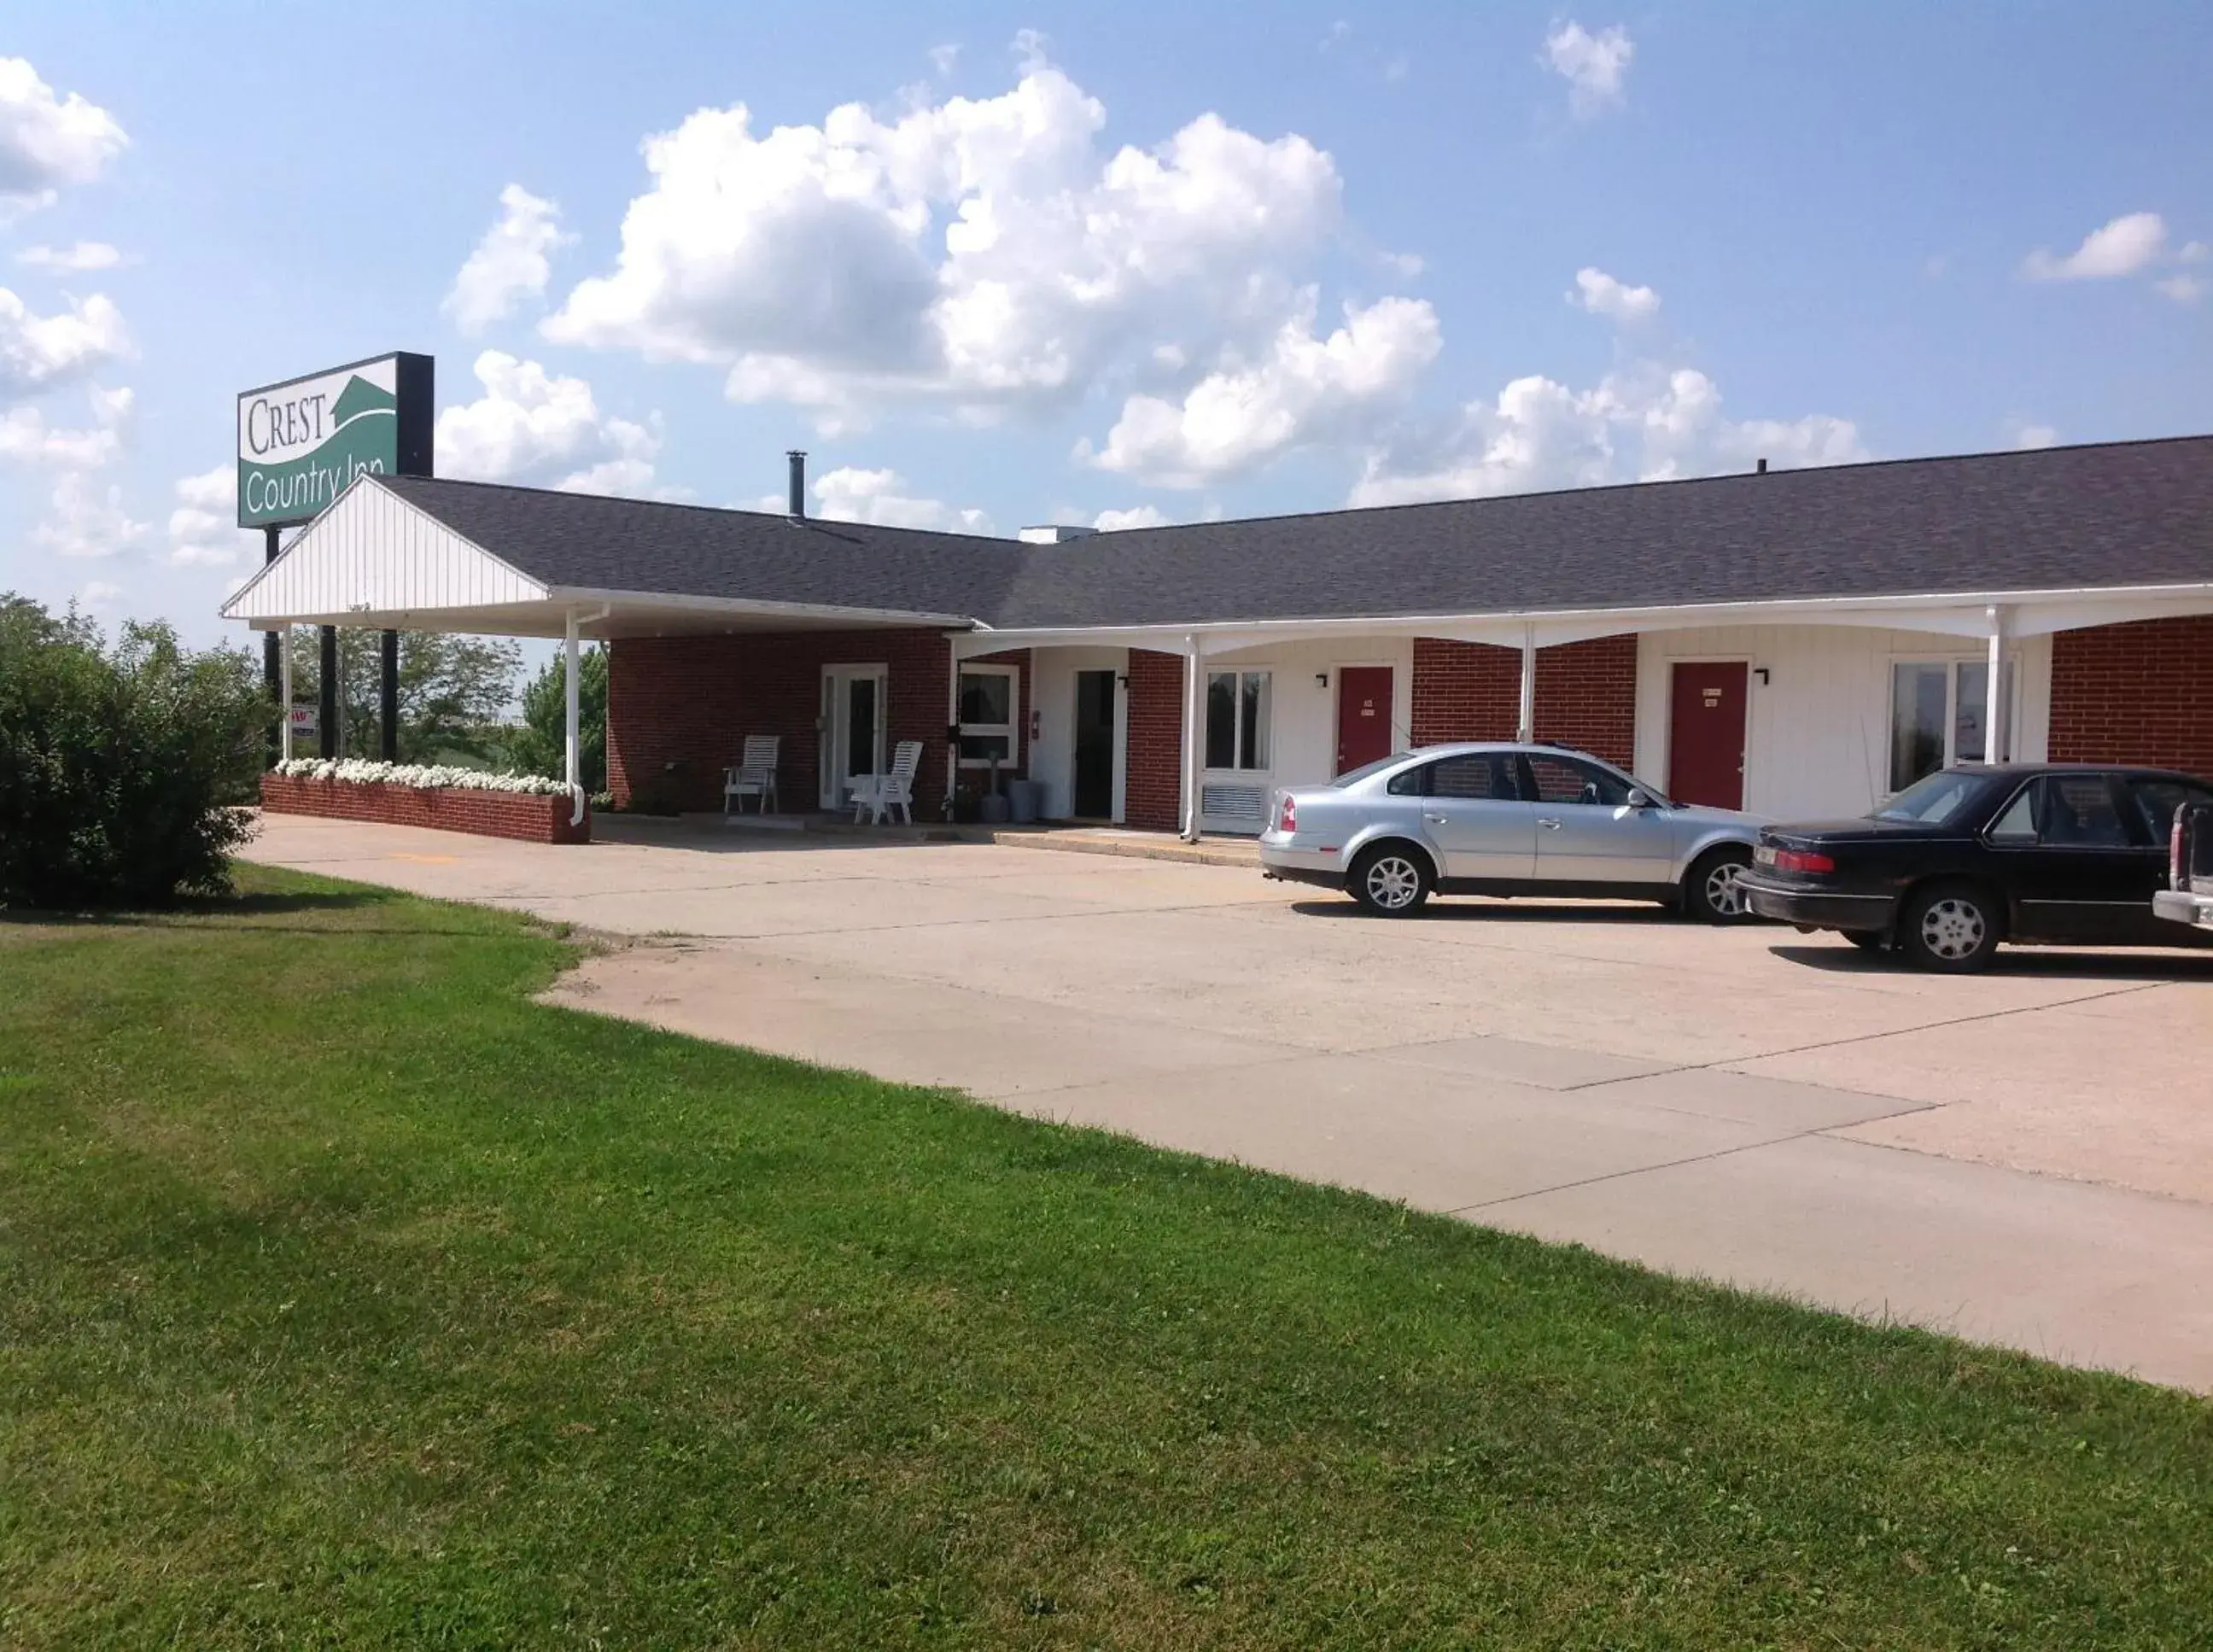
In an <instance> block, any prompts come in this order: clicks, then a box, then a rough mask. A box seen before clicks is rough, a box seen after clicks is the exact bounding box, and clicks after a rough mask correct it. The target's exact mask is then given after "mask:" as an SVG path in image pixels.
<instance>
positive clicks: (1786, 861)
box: [1775, 849, 1837, 872]
mask: <svg viewBox="0 0 2213 1652" xmlns="http://www.w3.org/2000/svg"><path fill="white" fill-rule="evenodd" d="M1775 869H1776V870H1777V871H1778V872H1833V871H1835V870H1836V869H1837V863H1836V862H1834V861H1832V860H1831V859H1830V858H1829V857H1828V856H1826V855H1822V854H1817V853H1815V852H1814V850H1810V849H1778V850H1776V851H1775Z"/></svg>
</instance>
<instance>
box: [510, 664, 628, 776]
mask: <svg viewBox="0 0 2213 1652" xmlns="http://www.w3.org/2000/svg"><path fill="white" fill-rule="evenodd" d="M567 693H568V688H567V674H566V672H565V669H564V667H563V665H562V662H561V661H559V660H558V659H557V660H554V661H551V662H550V663H549V664H548V665H547V666H546V668H545V669H544V670H543V671H540V673H539V674H537V676H535V677H533V678H532V679H531V680H530V686H528V687H527V688H526V689H524V690H523V691H522V722H521V726H520V727H518V728H510V729H509V730H508V746H507V757H508V760H509V764H510V765H512V766H513V767H514V768H515V770H516V771H517V772H519V773H522V774H549V775H553V776H555V777H559V776H561V775H563V774H565V773H566V772H567V765H568V760H569V754H568V750H567V741H568V727H569V723H568V708H567V698H566V697H567ZM576 745H577V747H578V755H577V762H578V765H579V767H580V769H581V771H582V774H581V777H582V781H583V784H584V789H585V790H586V791H589V792H600V791H605V790H606V789H607V650H606V649H603V648H592V649H585V650H584V652H583V657H582V659H581V660H580V661H578V662H577V666H576Z"/></svg>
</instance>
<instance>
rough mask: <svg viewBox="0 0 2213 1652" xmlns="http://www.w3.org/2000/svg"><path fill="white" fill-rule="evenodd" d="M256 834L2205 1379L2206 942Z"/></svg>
mask: <svg viewBox="0 0 2213 1652" xmlns="http://www.w3.org/2000/svg"><path fill="white" fill-rule="evenodd" d="M248 852H249V855H250V856H251V857H253V858H256V859H261V860H266V861H271V862H274V863H283V864H288V865H294V866H298V867H302V868H304V869H311V870H314V871H320V872H327V873H329V874H331V875H336V876H341V877H354V878H360V879H363V880H366V881H373V882H379V883H386V884H391V885H395V886H397V887H404V888H408V889H412V890H414V891H417V892H418V893H424V894H430V895H437V896H443V897H448V898H452V899H469V900H480V901H485V902H488V903H490V904H492V905H502V906H507V907H510V908H514V909H516V910H523V911H532V912H534V913H538V914H540V915H541V916H543V917H548V918H552V919H555V920H559V921H566V922H570V923H574V924H579V925H584V926H588V927H590V928H593V929H595V930H601V931H606V932H608V933H611V934H614V935H619V936H637V937H645V938H647V940H648V944H643V945H637V946H632V947H628V948H620V949H618V950H614V951H612V952H610V953H608V954H605V955H602V956H600V957H597V958H594V959H593V960H590V961H589V962H588V963H587V964H586V965H585V966H583V967H582V968H581V969H579V970H577V971H576V972H573V973H572V974H570V976H568V977H567V978H564V981H563V982H562V983H561V984H560V985H559V986H558V987H557V988H556V990H555V991H554V992H553V994H552V997H553V999H554V1001H556V1002H558V1003H566V1004H570V1005H573V1006H576V1007H577V1008H581V1009H592V1010H596V1011H599V1012H601V1013H606V1014H612V1015H625V1016H629V1017H632V1018H635V1019H639V1020H643V1021H650V1022H653V1023H655V1024H657V1025H661V1026H666V1027H672V1028H675V1029H678V1030H680V1031H684V1032H688V1033H696V1034H698V1035H701V1036H704V1037H709V1038H716V1039H725V1040H728V1041H730V1042H735V1043H740V1044H745V1045H753V1046H755V1047H758V1048H762V1049H766V1050H771V1051H774V1052H778V1053H781V1054H786V1055H792V1056H796V1057H801V1058H806V1059H810V1060H815V1061H822V1062H827V1063H831V1064H837V1065H840V1066H848V1067H856V1068H859V1069H862V1070H866V1071H869V1072H873V1073H876V1074H879V1075H881V1076H885V1077H889V1078H895V1079H902V1080H907V1081H911V1082H927V1083H942V1084H949V1085H954V1086H957V1087H959V1088H963V1089H966V1090H967V1091H969V1092H971V1093H972V1094H976V1095H978V1096H979V1097H982V1098H984V1099H985V1100H991V1101H993V1102H995V1103H997V1105H1000V1106H1008V1107H1011V1108H1015V1109H1018V1110H1021V1111H1023V1112H1027V1113H1034V1114H1036V1115H1039V1116H1042V1117H1049V1118H1054V1119H1067V1120H1070V1121H1073V1122H1078V1123H1084V1124H1092V1125H1102V1126H1105V1127H1107V1128H1111V1129H1116V1130H1120V1131H1128V1132H1130V1133H1131V1134H1133V1135H1136V1136H1138V1137H1143V1138H1144V1139H1147V1140H1149V1141H1154V1142H1156V1143H1161V1144H1162V1145H1166V1146H1170V1147H1176V1148H1182V1149H1188V1150H1191V1151H1195V1152H1202V1153H1207V1154H1211V1155H1216V1156H1220V1157H1223V1158H1231V1159H1236V1160H1239V1161H1243V1162H1247V1163H1250V1164H1253V1165H1256V1166H1259V1167H1265V1168H1269V1169H1274V1170H1278V1171H1282V1172H1284V1173H1289V1174H1293V1175H1298V1176H1302V1177H1306V1178H1308V1179H1310V1180H1320V1181H1328V1182H1334V1183H1339V1184H1342V1185H1344V1186H1352V1187H1358V1188H1361V1189H1364V1190H1366V1191H1368V1192H1375V1193H1377V1194H1380V1195H1381V1196H1383V1197H1386V1198H1399V1199H1404V1200H1405V1201H1406V1202H1407V1203H1409V1204H1413V1205H1416V1206H1417V1207H1420V1208H1423V1209H1427V1210H1440V1211H1449V1212H1454V1213H1458V1214H1460V1215H1463V1216H1467V1217H1469V1218H1470V1219H1472V1220H1477V1221H1482V1222H1492V1223H1496V1224H1497V1225H1501V1226H1508V1227H1514V1228H1522V1229H1525V1230H1527V1231H1529V1232H1533V1233H1537V1234H1543V1235H1545V1236H1547V1237H1551V1238H1557V1239H1565V1240H1575V1241H1581V1242H1582V1243H1586V1244H1588V1245H1591V1246H1593V1247H1594V1248H1597V1249H1600V1250H1603V1251H1606V1252H1609V1253H1613V1254H1616V1255H1620V1256H1624V1257H1628V1258H1631V1259H1637V1260H1640V1261H1644V1262H1647V1263H1649V1264H1651V1265H1656V1266H1661V1267H1665V1268H1668V1269H1672V1270H1674V1271H1680V1272H1686V1273H1692V1274H1699V1275H1704V1276H1708V1277H1715V1278H1718V1279H1724V1280H1728V1281H1732V1282H1734V1283H1741V1284H1745V1285H1747V1286H1752V1287H1756V1288H1760V1289H1771V1290H1777V1291H1781V1292H1783V1293H1785V1294H1789V1295H1799V1296H1802V1297H1805V1298H1807V1299H1808V1300H1811V1301H1819V1302H1823V1303H1826V1304H1828V1305H1831V1306H1833V1307H1837V1308H1843V1309H1845V1310H1848V1311H1851V1312H1856V1313H1863V1314H1881V1315H1889V1316H1893V1317H1898V1318H1901V1319H1906V1320H1913V1321H1915V1322H1917V1323H1923V1324H1929V1325H1933V1326H1940V1327H1945V1328H1950V1329H1955V1330H1957V1331H1959V1332H1961V1333H1962V1334H1966V1335H1971V1336H1975V1337H1978V1338H1985V1339H1988V1340H1991V1341H1997V1342H2002V1343H2006V1344H2012V1345H2015V1346H2019V1347H2023V1348H2027V1349H2029V1350H2033V1351H2035V1352H2039V1353H2042V1354H2045V1355H2048V1356H2052V1357H2058V1358H2064V1359H2069V1360H2073V1361H2076V1362H2083V1363H2092V1364H2100V1365H2109V1366H2113V1367H2116V1368H2119V1369H2134V1370H2137V1371H2139V1372H2141V1373H2142V1374H2143V1375H2148V1376H2151V1377H2154V1378H2156V1379H2158V1380H2161V1381H2173V1382H2181V1383H2186V1384H2188V1385H2190V1386H2193V1387H2200V1388H2207V1389H2213V1076H2209V1075H2208V1072H2207V1052H2209V1051H2213V956H2208V955H2192V954H2059V953H2051V954H2041V953H2026V954H2015V955H2013V956H2011V957H2010V958H2008V957H2006V956H2005V955H2003V954H2002V966H2001V967H2000V968H1999V969H1998V970H1997V971H1994V972H1991V973H1990V974H1988V975H1985V976H1980V977H1971V978H1932V977H1927V976H1921V975H1914V974H1908V973H1905V972H1901V971H1899V970H1897V969H1896V968H1894V967H1893V966H1888V965H1887V964H1886V963H1885V962H1884V961H1883V960H1880V959H1872V958H1869V957H1866V956H1864V955H1863V954H1859V953H1857V952H1856V951H1854V950H1853V949H1851V948H1848V947H1845V946H1844V945H1843V944H1842V943H1841V942H1831V941H1827V940H1824V939H1821V938H1818V937H1805V936H1797V935H1795V934H1794V933H1791V932H1789V931H1786V930H1776V929H1771V928H1766V927H1753V928H1746V929H1733V930H1709V929H1704V928H1698V927H1694V926H1691V925H1686V924H1680V923H1675V922H1671V921H1668V920H1667V919H1666V918H1664V917H1661V916H1660V915H1658V914H1656V913H1655V912H1654V911H1652V910H1651V909H1649V908H1637V907H1628V906H1619V907H1617V906H1607V905H1591V904H1582V903H1561V904H1557V905H1546V904H1539V903H1529V902H1512V903H1507V902H1491V901H1482V902H1473V901H1471V902H1448V903H1442V904H1441V905H1436V906H1435V907H1433V908H1432V911H1433V914H1434V915H1433V916H1431V917H1426V918H1424V919H1420V920H1416V921H1411V922H1395V923H1394V922H1387V921H1378V920H1372V919H1365V918H1362V917H1356V916H1355V915H1354V913H1353V910H1352V908H1351V907H1350V904H1349V903H1345V902H1342V901H1338V900H1333V899H1329V898H1328V897H1326V895H1322V894H1321V893H1320V892H1317V891H1314V890H1310V889H1303V888H1301V889H1289V888H1286V887H1284V886H1281V885H1277V884H1271V883H1269V882H1266V881H1263V880H1262V879H1260V878H1259V876H1258V875H1256V874H1254V873H1253V872H1252V871H1249V870H1247V869H1239V868H1230V867H1220V866H1205V865H1187V864H1178V863H1167V862H1161V861H1152V860H1144V859H1138V858H1133V857H1118V856H1091V855H1081V854H1069V853H1065V852H1048V851H1044V850H1031V849H1026V848H1021V847H1010V846H1006V845H991V844H926V843H912V842H908V843H900V844H885V843H879V842H870V841H868V840H866V839H850V838H840V839H815V838H802V837H800V836H798V835H797V834H794V836H793V837H792V838H790V839H789V840H770V839H768V838H765V837H756V836H754V835H753V834H744V835H743V836H742V837H740V836H739V835H738V834H733V835H732V837H731V838H728V839H724V838H706V839H704V840H701V839H693V840H689V841H688V842H687V843H686V844H684V845H682V846H677V845H669V846H663V845H659V844H594V845H592V846H590V847H588V848H584V849H568V848H551V847H542V846H539V845H533V844H505V843H495V842H491V841H489V840H485V839H479V838H464V837H459V836H454V835H451V834H445V833H436V832H418V831H414V830H412V829H409V828H405V827H396V826H362V825H356V824H352V823H348V822H338V821H323V820H303V819H299V818H296V817H284V816H274V817H270V818H269V819H268V820H266V822H265V830H264V833H263V836H262V838H261V839H260V840H259V842H258V843H257V844H255V845H254V846H253V848H252V849H251V850H249V851H248Z"/></svg>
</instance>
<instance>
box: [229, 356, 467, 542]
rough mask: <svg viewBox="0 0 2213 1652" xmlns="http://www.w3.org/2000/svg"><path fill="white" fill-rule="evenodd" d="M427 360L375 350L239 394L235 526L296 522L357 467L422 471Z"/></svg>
mask: <svg viewBox="0 0 2213 1652" xmlns="http://www.w3.org/2000/svg"><path fill="white" fill-rule="evenodd" d="M430 405H431V387H430V358H429V357H424V356H410V355H404V354H403V355H391V356H381V357H375V358H374V359H372V360H369V361H365V362H355V363H351V364H350V365H348V366H345V367H341V368H333V369H331V370H329V371H328V372H324V373H317V374H314V375H309V376H308V377H307V378H303V379H292V380H289V381H286V382H284V383H283V384H273V385H265V386H263V387H261V388H259V389H258V390H249V391H247V392H246V393H244V394H243V395H241V396H240V397H239V398H238V525H239V526H240V527H268V526H271V525H280V526H281V525H284V524H290V523H294V522H303V521H308V519H310V518H311V517H313V516H314V515H315V513H316V512H317V511H319V510H320V509H323V508H324V507H325V506H326V505H327V504H329V503H331V502H332V500H334V499H336V498H337V497H338V495H339V494H341V493H343V492H344V491H345V490H346V488H347V487H348V486H349V485H351V483H352V482H353V480H354V479H355V478H357V477H359V476H363V475H371V476H398V475H403V474H414V475H421V476H427V475H429V474H430V450H429V434H430Z"/></svg>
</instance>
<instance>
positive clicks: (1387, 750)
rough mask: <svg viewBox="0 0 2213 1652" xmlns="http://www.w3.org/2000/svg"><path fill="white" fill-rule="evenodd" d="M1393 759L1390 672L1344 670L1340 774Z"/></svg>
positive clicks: (1339, 707) (1357, 668) (1370, 668)
mask: <svg viewBox="0 0 2213 1652" xmlns="http://www.w3.org/2000/svg"><path fill="white" fill-rule="evenodd" d="M1390 755H1391V668H1390V667H1388V666H1342V667H1339V668H1338V674H1337V771H1338V773H1339V774H1344V773H1345V772H1346V771H1349V770H1352V769H1356V768H1358V767H1359V766H1360V765H1362V764H1363V763H1373V762H1374V761H1375V759H1377V758H1379V757H1388V756H1390Z"/></svg>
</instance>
